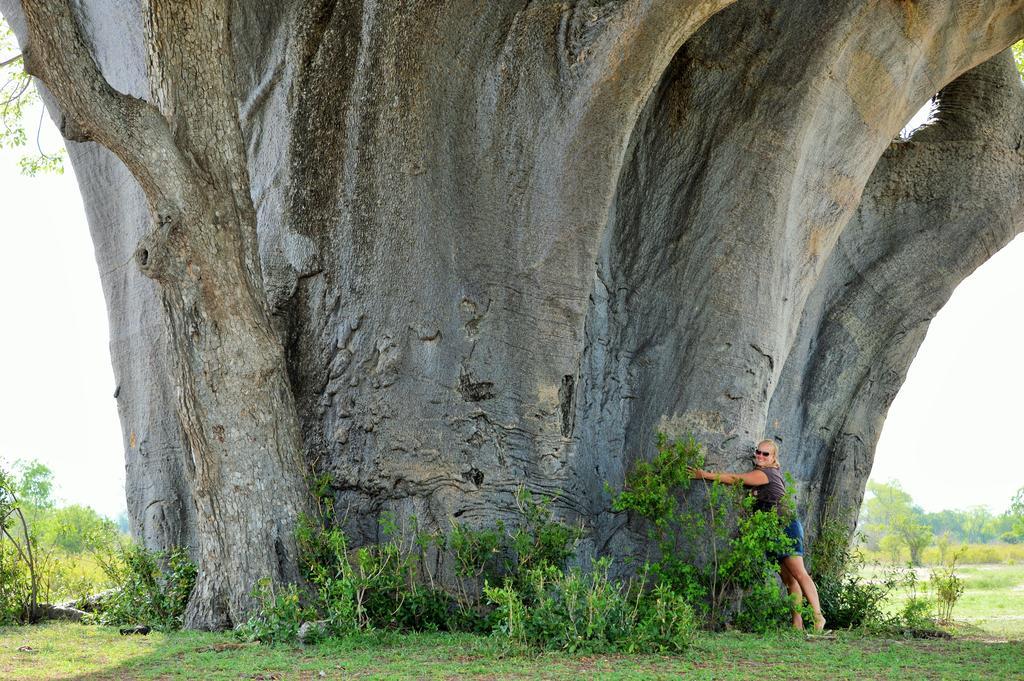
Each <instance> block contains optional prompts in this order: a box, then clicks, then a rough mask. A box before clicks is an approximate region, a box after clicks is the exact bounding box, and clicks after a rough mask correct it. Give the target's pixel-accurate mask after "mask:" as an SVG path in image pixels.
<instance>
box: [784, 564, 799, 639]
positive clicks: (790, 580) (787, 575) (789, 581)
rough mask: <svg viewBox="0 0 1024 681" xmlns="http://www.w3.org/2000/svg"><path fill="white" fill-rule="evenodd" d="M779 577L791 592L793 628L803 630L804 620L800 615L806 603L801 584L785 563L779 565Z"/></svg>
mask: <svg viewBox="0 0 1024 681" xmlns="http://www.w3.org/2000/svg"><path fill="white" fill-rule="evenodd" d="M779 576H781V577H782V583H783V584H785V585H786V589H787V590H789V595H790V598H792V601H793V628H794V629H803V628H804V618H803V617H802V616H801V615H800V606H801V605H802V604H803V602H804V592H803V591H802V590H801V589H800V582H798V581H797V579H796V577H794V576H793V573H792V572H790V571H789V568H787V567H786V564H785V563H784V562H783V563H780V564H779Z"/></svg>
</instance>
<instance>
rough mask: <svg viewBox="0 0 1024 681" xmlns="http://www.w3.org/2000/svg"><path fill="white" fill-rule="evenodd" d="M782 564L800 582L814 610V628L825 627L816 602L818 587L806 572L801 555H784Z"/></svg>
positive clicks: (819, 629) (819, 606) (819, 607)
mask: <svg viewBox="0 0 1024 681" xmlns="http://www.w3.org/2000/svg"><path fill="white" fill-rule="evenodd" d="M782 565H784V566H785V567H786V569H787V570H789V573H790V574H791V575H793V577H794V578H795V579H796V581H797V582H798V583H799V584H800V588H801V590H803V592H804V596H806V597H807V602H808V603H810V604H811V608H812V609H813V610H814V628H815V629H817V630H818V631H821V630H822V629H824V628H825V618H824V617H823V616H822V614H821V603H820V602H818V587H816V586H815V585H814V580H813V579H811V576H810V575H809V574H807V568H806V567H804V558H803V556H786V557H785V558H783V559H782Z"/></svg>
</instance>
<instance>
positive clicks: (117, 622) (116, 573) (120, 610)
mask: <svg viewBox="0 0 1024 681" xmlns="http://www.w3.org/2000/svg"><path fill="white" fill-rule="evenodd" d="M97 558H98V560H99V563H100V566H101V567H102V569H103V571H104V573H105V574H106V575H107V577H108V579H109V580H110V581H111V583H113V584H114V585H115V586H114V588H113V590H112V591H111V592H110V593H109V594H108V595H106V597H105V598H103V599H102V601H101V602H100V604H99V607H98V612H97V613H96V615H95V617H94V618H93V619H94V621H96V622H97V623H99V624H108V625H113V626H123V625H135V624H147V625H149V626H151V627H153V628H154V629H164V630H171V629H178V628H180V627H181V624H182V619H183V617H184V615H185V607H186V605H188V599H189V596H190V595H191V594H192V587H193V586H194V585H195V580H196V566H195V564H194V563H193V562H192V561H191V560H190V559H189V556H188V552H187V551H186V550H185V549H182V548H176V549H172V550H171V551H169V552H167V553H166V554H165V553H163V552H160V551H151V550H149V549H146V548H145V547H143V546H139V545H137V544H134V543H131V542H127V543H120V544H118V545H117V546H116V547H115V548H113V549H112V550H110V551H109V552H107V553H105V554H98V556H97ZM161 565H166V567H165V568H164V567H161Z"/></svg>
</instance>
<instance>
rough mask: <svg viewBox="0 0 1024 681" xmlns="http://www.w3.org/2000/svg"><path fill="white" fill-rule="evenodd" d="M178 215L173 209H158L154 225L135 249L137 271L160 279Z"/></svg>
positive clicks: (164, 268)
mask: <svg viewBox="0 0 1024 681" xmlns="http://www.w3.org/2000/svg"><path fill="white" fill-rule="evenodd" d="M178 223H179V217H178V215H177V214H176V212H173V211H158V212H157V214H156V226H155V227H154V228H153V231H151V232H150V233H149V234H147V235H146V236H144V237H143V238H142V240H141V241H139V246H138V248H136V249H135V263H136V264H137V265H138V266H139V271H140V272H142V273H143V274H144V275H146V276H147V277H149V278H150V279H155V280H160V278H161V277H162V275H163V274H164V272H165V271H166V265H167V260H168V257H167V255H168V242H169V240H170V238H171V233H172V231H173V230H174V229H175V228H176V227H177V225H178Z"/></svg>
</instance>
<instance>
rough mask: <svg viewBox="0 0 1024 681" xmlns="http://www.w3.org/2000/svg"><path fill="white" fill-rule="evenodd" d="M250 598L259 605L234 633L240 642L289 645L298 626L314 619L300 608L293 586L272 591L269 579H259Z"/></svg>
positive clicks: (299, 600)
mask: <svg viewBox="0 0 1024 681" xmlns="http://www.w3.org/2000/svg"><path fill="white" fill-rule="evenodd" d="M253 597H254V598H255V599H256V601H257V603H259V606H258V608H257V611H256V614H254V615H253V616H252V617H250V618H249V620H248V621H247V622H245V623H244V624H242V625H241V626H239V627H238V628H236V629H235V633H236V635H237V636H238V637H239V638H241V639H243V640H246V641H261V642H263V643H282V642H288V641H293V640H295V638H296V637H297V636H298V634H299V628H300V627H301V626H302V623H303V622H308V621H311V620H313V619H315V617H314V613H313V611H312V610H311V609H310V608H307V607H303V606H302V604H301V594H300V592H299V587H298V586H296V585H295V584H289V585H287V586H284V587H279V588H277V589H275V588H274V585H273V583H272V582H271V581H270V580H269V579H261V580H260V581H259V582H257V583H256V586H255V587H254V588H253Z"/></svg>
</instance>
